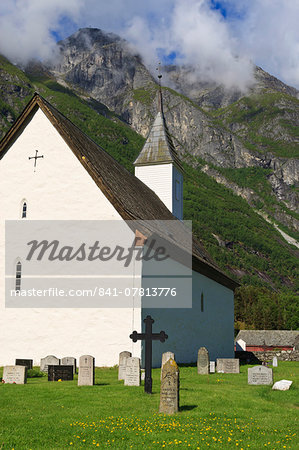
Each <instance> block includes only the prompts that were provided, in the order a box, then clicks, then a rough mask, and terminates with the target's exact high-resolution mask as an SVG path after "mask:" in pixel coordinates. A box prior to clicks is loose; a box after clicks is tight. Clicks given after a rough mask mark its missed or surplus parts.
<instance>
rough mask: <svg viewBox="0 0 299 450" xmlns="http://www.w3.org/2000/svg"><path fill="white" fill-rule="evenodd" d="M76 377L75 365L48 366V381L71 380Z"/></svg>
mask: <svg viewBox="0 0 299 450" xmlns="http://www.w3.org/2000/svg"><path fill="white" fill-rule="evenodd" d="M73 379H74V371H73V366H70V365H68V366H63V365H59V366H53V365H49V366H48V381H58V380H61V381H69V380H73Z"/></svg>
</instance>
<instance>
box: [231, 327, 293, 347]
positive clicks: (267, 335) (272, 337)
mask: <svg viewBox="0 0 299 450" xmlns="http://www.w3.org/2000/svg"><path fill="white" fill-rule="evenodd" d="M297 336H299V331H289V330H241V331H239V333H238V335H237V337H236V339H235V342H236V341H238V340H239V339H243V341H245V342H246V345H252V346H254V345H267V346H269V347H281V346H290V347H293V346H294V343H295V339H296V337H297Z"/></svg>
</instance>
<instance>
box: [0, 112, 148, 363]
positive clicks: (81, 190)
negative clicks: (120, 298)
mask: <svg viewBox="0 0 299 450" xmlns="http://www.w3.org/2000/svg"><path fill="white" fill-rule="evenodd" d="M35 150H38V155H44V158H43V159H38V160H37V168H36V172H34V169H33V165H34V160H30V161H29V160H28V157H29V156H34V155H35ZM0 192H1V196H0V280H1V285H0V339H1V342H3V343H4V342H5V345H3V346H2V348H1V352H0V365H3V364H13V363H14V359H15V358H30V359H32V358H33V359H34V364H39V360H40V358H41V357H44V356H46V355H48V354H54V355H55V356H57V357H59V358H61V357H63V356H75V357H79V356H80V355H82V354H90V355H93V356H94V357H95V358H96V365H109V366H111V365H114V364H117V363H118V354H119V352H121V351H123V350H129V351H133V354H134V355H135V356H140V343H137V344H134V345H133V343H132V341H131V340H130V339H129V336H128V330H133V329H136V330H138V331H139V329H140V323H141V318H140V315H141V314H140V309H133V307H132V308H123V309H107V308H106V309H52V308H47V309H5V298H4V221H5V220H6V219H12V220H15V219H20V220H77V219H81V220H101V219H105V220H122V218H121V216H120V215H119V214H118V212H117V211H116V210H115V209H114V207H113V206H112V205H111V204H110V202H109V201H108V200H107V198H106V197H105V195H104V194H103V193H102V192H101V190H100V189H99V188H98V187H97V185H96V184H95V183H94V181H93V180H92V179H91V177H90V176H89V175H88V173H87V172H86V170H85V169H84V167H83V166H82V165H81V163H80V162H79V161H78V159H77V158H76V157H75V155H74V154H73V153H72V151H71V150H70V149H69V147H68V146H67V144H66V143H65V142H64V140H63V139H62V137H61V136H60V135H59V133H58V132H57V131H56V129H55V128H54V127H53V126H52V124H51V123H50V122H49V120H48V119H47V117H46V116H45V115H44V113H43V112H42V111H41V110H40V109H38V111H37V112H36V114H35V115H34V116H33V118H32V120H31V121H30V123H29V124H28V125H27V127H26V128H25V129H24V131H23V132H22V134H21V135H20V136H19V138H18V139H17V140H16V141H15V142H14V144H13V145H12V147H11V148H10V149H9V151H8V152H7V153H6V155H5V156H4V157H3V158H2V160H1V161H0ZM24 200H26V202H27V219H21V209H22V202H23V201H24ZM133 276H134V277H135V276H136V281H135V286H138V277H139V276H140V269H139V268H138V267H137V268H136V273H135V274H132V277H133ZM111 287H113V286H111ZM116 330H117V333H116Z"/></svg>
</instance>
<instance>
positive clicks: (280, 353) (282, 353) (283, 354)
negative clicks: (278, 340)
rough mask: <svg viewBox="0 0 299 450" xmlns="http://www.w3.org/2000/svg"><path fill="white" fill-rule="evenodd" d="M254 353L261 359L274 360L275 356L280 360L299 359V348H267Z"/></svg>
mask: <svg viewBox="0 0 299 450" xmlns="http://www.w3.org/2000/svg"><path fill="white" fill-rule="evenodd" d="M252 353H253V354H254V356H255V357H256V358H258V359H259V360H260V361H272V359H273V357H274V356H277V359H278V360H279V361H299V350H267V351H265V352H252Z"/></svg>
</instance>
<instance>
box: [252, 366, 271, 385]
mask: <svg viewBox="0 0 299 450" xmlns="http://www.w3.org/2000/svg"><path fill="white" fill-rule="evenodd" d="M248 384H255V385H259V384H273V373H272V369H270V368H269V367H265V366H254V367H250V368H249V369H248Z"/></svg>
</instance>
